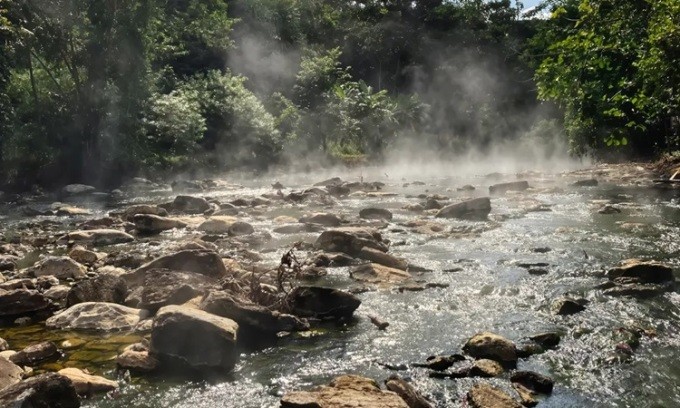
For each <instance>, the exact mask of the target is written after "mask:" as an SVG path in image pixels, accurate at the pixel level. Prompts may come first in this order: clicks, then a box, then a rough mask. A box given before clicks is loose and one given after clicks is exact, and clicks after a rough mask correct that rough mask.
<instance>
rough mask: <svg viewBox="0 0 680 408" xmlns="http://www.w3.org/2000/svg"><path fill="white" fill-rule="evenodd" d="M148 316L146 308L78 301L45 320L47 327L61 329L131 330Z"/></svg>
mask: <svg viewBox="0 0 680 408" xmlns="http://www.w3.org/2000/svg"><path fill="white" fill-rule="evenodd" d="M147 316H148V312H147V311H146V310H140V309H133V308H131V307H127V306H122V305H119V304H116V303H106V302H85V303H78V304H76V305H73V306H71V307H69V308H68V309H66V310H64V311H62V312H61V313H59V314H56V315H54V316H52V317H50V318H49V319H47V321H46V322H45V325H46V326H47V327H48V328H52V329H55V328H56V329H63V330H93V331H103V332H107V331H117V330H132V329H133V328H134V327H135V326H136V325H137V324H138V323H139V322H140V320H142V319H145V318H146V317H147Z"/></svg>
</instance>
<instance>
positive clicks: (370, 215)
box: [359, 207, 392, 221]
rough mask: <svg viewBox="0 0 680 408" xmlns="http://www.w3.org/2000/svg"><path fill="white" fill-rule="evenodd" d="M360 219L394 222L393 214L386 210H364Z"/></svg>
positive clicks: (360, 213)
mask: <svg viewBox="0 0 680 408" xmlns="http://www.w3.org/2000/svg"><path fill="white" fill-rule="evenodd" d="M359 217H360V218H365V219H369V220H384V221H392V212H391V211H390V210H386V209H384V208H373V207H371V208H364V209H362V210H361V211H359Z"/></svg>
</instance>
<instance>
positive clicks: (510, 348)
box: [463, 332, 517, 365]
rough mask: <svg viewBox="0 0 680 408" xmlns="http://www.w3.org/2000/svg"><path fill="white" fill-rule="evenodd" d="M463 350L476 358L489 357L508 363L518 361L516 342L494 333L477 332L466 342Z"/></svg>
mask: <svg viewBox="0 0 680 408" xmlns="http://www.w3.org/2000/svg"><path fill="white" fill-rule="evenodd" d="M463 350H464V351H465V352H466V353H468V354H469V355H471V356H472V357H474V358H488V359H491V360H495V361H498V362H500V363H502V364H507V365H514V364H515V363H516V362H517V350H516V349H515V344H514V343H513V342H511V341H510V340H508V339H506V338H505V337H502V336H499V335H497V334H494V333H489V332H483V333H478V334H475V335H474V336H472V338H470V340H468V341H467V343H465V345H464V346H463Z"/></svg>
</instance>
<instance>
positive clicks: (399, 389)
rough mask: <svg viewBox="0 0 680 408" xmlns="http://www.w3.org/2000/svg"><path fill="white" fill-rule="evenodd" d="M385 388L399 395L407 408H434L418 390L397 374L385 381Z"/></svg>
mask: <svg viewBox="0 0 680 408" xmlns="http://www.w3.org/2000/svg"><path fill="white" fill-rule="evenodd" d="M385 388H387V389H388V390H389V391H392V392H393V393H395V394H397V395H398V396H400V397H401V399H403V400H404V402H406V405H408V407H409V408H434V405H433V404H432V403H431V402H430V401H428V400H427V399H426V398H425V397H423V395H422V394H421V393H420V392H418V390H416V389H415V388H414V387H413V386H412V385H411V384H409V383H407V382H406V381H404V380H403V379H402V378H400V377H398V376H392V377H390V378H389V379H388V380H387V381H385Z"/></svg>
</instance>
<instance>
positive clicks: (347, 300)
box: [287, 286, 361, 318]
mask: <svg viewBox="0 0 680 408" xmlns="http://www.w3.org/2000/svg"><path fill="white" fill-rule="evenodd" d="M287 299H288V301H289V302H290V307H291V311H292V312H293V313H295V314H296V315H298V316H303V317H315V318H344V317H349V316H352V314H353V313H354V311H355V310H356V309H357V308H358V307H359V306H360V305H361V300H359V298H357V297H356V296H354V295H352V294H351V293H347V292H343V291H341V290H338V289H331V288H323V287H319V286H298V287H296V288H295V289H293V291H292V292H291V293H290V294H288V298H287Z"/></svg>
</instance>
